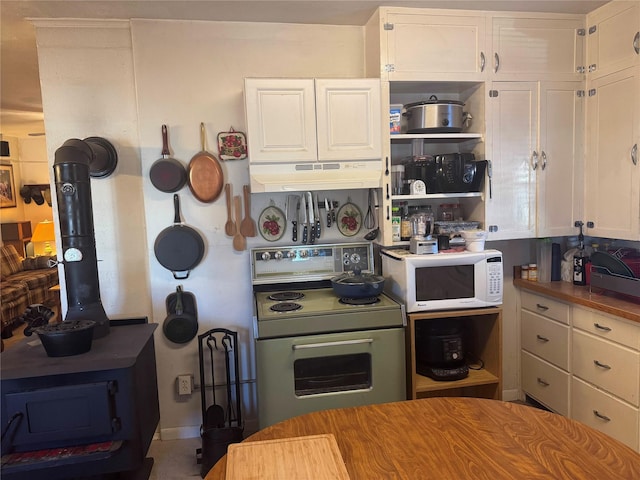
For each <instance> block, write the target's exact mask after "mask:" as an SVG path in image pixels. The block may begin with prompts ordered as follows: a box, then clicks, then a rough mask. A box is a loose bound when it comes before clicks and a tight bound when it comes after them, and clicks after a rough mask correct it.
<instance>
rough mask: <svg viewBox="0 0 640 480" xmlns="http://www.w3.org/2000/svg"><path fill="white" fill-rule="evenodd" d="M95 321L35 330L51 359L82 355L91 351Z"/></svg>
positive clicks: (76, 321)
mask: <svg viewBox="0 0 640 480" xmlns="http://www.w3.org/2000/svg"><path fill="white" fill-rule="evenodd" d="M95 325H96V322H94V321H93V320H70V321H68V322H61V323H51V324H49V325H45V326H43V327H39V328H37V329H35V332H36V333H37V334H38V337H40V341H41V342H42V346H43V347H44V350H45V351H46V352H47V355H48V356H49V357H68V356H71V355H80V354H81V353H86V352H88V351H89V350H91V344H92V341H93V328H94V327H95Z"/></svg>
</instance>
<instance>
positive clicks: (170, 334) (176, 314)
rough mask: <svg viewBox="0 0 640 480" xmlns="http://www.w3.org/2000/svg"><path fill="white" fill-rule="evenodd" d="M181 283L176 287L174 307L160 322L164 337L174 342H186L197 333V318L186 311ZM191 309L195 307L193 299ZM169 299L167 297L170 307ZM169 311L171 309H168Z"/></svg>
mask: <svg viewBox="0 0 640 480" xmlns="http://www.w3.org/2000/svg"><path fill="white" fill-rule="evenodd" d="M183 293H184V292H183V291H182V285H178V286H177V287H176V295H175V309H174V311H173V313H169V315H167V318H165V320H164V323H163V324H162V331H163V332H164V335H165V337H167V338H168V339H169V340H171V341H172V342H174V343H187V342H189V341H190V340H192V339H193V338H194V337H195V336H196V335H197V333H198V318H197V316H196V315H195V313H191V312H189V311H187V309H186V308H185V307H186V305H185V303H184V298H183ZM190 298H191V301H192V303H193V304H194V305H193V307H192V309H195V301H193V298H192V297H190ZM170 303H171V302H170V299H169V298H167V306H168V307H170V305H169V304H170ZM168 310H169V309H168ZM169 311H171V310H169Z"/></svg>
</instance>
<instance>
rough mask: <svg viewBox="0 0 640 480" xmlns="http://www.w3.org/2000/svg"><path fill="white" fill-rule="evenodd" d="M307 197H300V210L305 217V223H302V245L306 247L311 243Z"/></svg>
mask: <svg viewBox="0 0 640 480" xmlns="http://www.w3.org/2000/svg"><path fill="white" fill-rule="evenodd" d="M305 197H306V196H305V195H304V194H302V195H301V196H300V209H301V210H302V215H304V222H303V223H302V243H303V244H305V245H306V244H307V242H308V241H309V215H308V211H307V200H306V198H305Z"/></svg>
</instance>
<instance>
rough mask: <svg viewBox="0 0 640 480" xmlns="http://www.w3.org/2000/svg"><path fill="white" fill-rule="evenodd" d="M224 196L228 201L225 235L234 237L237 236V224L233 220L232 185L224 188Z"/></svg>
mask: <svg viewBox="0 0 640 480" xmlns="http://www.w3.org/2000/svg"><path fill="white" fill-rule="evenodd" d="M224 196H225V198H226V200H227V222H226V223H225V224H224V233H226V234H227V235H229V236H230V237H233V236H234V235H235V234H236V224H235V223H233V220H232V218H231V199H232V198H233V197H232V196H231V185H230V184H229V183H227V184H226V185H225V186H224Z"/></svg>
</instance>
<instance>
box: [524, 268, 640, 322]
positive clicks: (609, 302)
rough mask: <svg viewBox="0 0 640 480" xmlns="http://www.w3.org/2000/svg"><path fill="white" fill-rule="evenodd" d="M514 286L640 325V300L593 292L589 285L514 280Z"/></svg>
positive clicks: (609, 293)
mask: <svg viewBox="0 0 640 480" xmlns="http://www.w3.org/2000/svg"><path fill="white" fill-rule="evenodd" d="M513 284H514V285H515V286H516V287H517V288H520V289H522V290H529V291H531V292H535V293H539V294H542V295H546V296H548V297H552V298H557V299H558V300H562V301H565V302H569V303H575V304H578V305H583V306H585V307H589V308H593V309H594V310H599V311H601V312H604V313H609V314H611V315H615V316H617V317H621V318H626V319H627V320H631V321H634V322H638V323H640V299H638V300H637V301H636V300H634V298H633V297H630V296H625V295H618V294H615V293H611V292H604V293H596V292H595V291H594V292H591V291H590V288H589V285H586V286H579V285H574V284H573V283H569V282H549V283H540V282H531V281H529V280H522V279H520V278H514V279H513Z"/></svg>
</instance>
